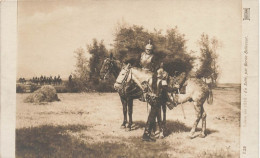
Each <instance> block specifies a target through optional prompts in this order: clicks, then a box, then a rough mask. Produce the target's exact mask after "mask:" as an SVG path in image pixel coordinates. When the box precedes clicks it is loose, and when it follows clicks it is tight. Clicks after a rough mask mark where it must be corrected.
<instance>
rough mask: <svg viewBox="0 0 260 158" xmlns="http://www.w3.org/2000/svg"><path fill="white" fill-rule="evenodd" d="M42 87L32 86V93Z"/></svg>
mask: <svg viewBox="0 0 260 158" xmlns="http://www.w3.org/2000/svg"><path fill="white" fill-rule="evenodd" d="M39 88H40V87H39V86H37V85H36V84H31V85H30V92H34V91H36V90H37V89H39Z"/></svg>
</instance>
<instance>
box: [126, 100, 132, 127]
mask: <svg viewBox="0 0 260 158" xmlns="http://www.w3.org/2000/svg"><path fill="white" fill-rule="evenodd" d="M127 105H128V117H129V123H128V126H127V130H129V131H131V127H132V124H133V120H132V114H133V99H132V98H131V99H127Z"/></svg>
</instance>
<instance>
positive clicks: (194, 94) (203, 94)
mask: <svg viewBox="0 0 260 158" xmlns="http://www.w3.org/2000/svg"><path fill="white" fill-rule="evenodd" d="M184 76H186V75H185V74H184V73H181V74H180V75H179V76H178V77H170V79H169V85H168V86H169V87H171V88H174V87H175V88H179V87H180V82H181V81H183V78H184ZM181 84H183V85H184V86H186V92H185V94H175V95H173V97H172V100H173V101H174V102H175V103H176V104H182V103H185V102H187V101H192V102H193V104H194V109H195V113H196V120H195V122H194V124H193V126H192V129H191V131H190V134H189V135H188V137H189V138H194V137H195V135H194V134H195V130H196V128H197V125H198V123H199V121H200V119H201V120H202V131H201V133H200V135H199V136H200V137H201V138H204V137H205V136H206V133H205V131H206V117H207V114H206V112H205V110H204V107H203V104H204V102H205V101H206V99H207V102H208V104H212V103H213V94H212V90H211V88H210V87H209V86H208V85H207V84H206V83H205V82H203V80H202V79H198V78H191V77H188V78H187V79H186V81H185V82H184V83H181Z"/></svg>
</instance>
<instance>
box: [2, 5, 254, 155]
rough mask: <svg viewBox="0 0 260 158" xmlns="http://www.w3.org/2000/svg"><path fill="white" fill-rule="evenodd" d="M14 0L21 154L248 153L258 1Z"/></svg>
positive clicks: (17, 128) (17, 150) (17, 148)
mask: <svg viewBox="0 0 260 158" xmlns="http://www.w3.org/2000/svg"><path fill="white" fill-rule="evenodd" d="M16 5H17V15H16V16H17V20H16V23H17V29H16V31H17V32H16V35H17V42H16V43H17V53H16V61H15V63H16V64H15V65H16V67H15V69H16V72H15V76H16V77H15V93H16V94H15V98H16V101H15V114H14V115H15V125H14V126H15V127H14V128H15V129H14V130H15V140H14V141H15V142H14V150H15V157H17V158H36V157H37V158H38V157H42V158H44V157H60V158H63V157H64V158H65V157H71V158H88V157H89V158H92V157H93V158H94V157H98V158H114V157H117V158H151V157H154V158H157V157H160V158H237V157H243V156H241V153H242V154H243V153H244V154H245V155H246V151H247V150H250V149H248V147H247V146H246V145H245V146H243V145H241V138H242V134H243V133H241V131H242V132H243V130H242V128H243V127H246V126H247V124H248V123H246V122H245V121H244V120H245V119H246V112H245V109H246V107H247V105H248V103H247V101H245V100H246V99H247V96H245V97H244V95H243V94H244V93H247V92H246V90H247V89H245V88H247V86H248V85H247V81H249V80H250V78H249V79H248V80H247V76H243V74H246V75H248V74H247V73H249V75H248V76H249V77H250V73H251V72H250V70H249V71H248V72H247V70H246V68H245V69H244V67H247V64H249V65H250V63H248V62H247V58H252V56H251V57H248V56H250V51H251V50H250V49H249V50H247V44H248V42H249V43H250V42H251V41H250V40H251V38H250V36H246V37H243V27H244V25H243V21H244V22H247V23H249V22H250V21H254V18H253V17H254V16H252V15H250V12H251V13H252V12H254V10H253V9H252V8H251V10H250V9H249V8H243V3H242V1H241V0H229V1H225V0H211V1H209V0H194V1H189V0H161V1H149V0H134V1H130V0H125V1H119V0H107V1H104V0H86V1H83V0H64V1H62V0H48V1H41V0H30V1H29V0H18V1H17V2H16ZM257 9H258V8H257ZM257 11H258V10H257ZM252 14H253V13H252ZM257 20H258V19H257ZM243 44H245V46H244V45H243ZM249 47H250V46H249ZM243 52H244V54H245V55H244V56H243ZM248 52H249V53H248ZM247 55H248V56H247ZM257 59H258V57H257ZM248 60H251V59H248ZM245 71H246V72H245ZM257 78H258V74H257ZM248 90H249V91H250V88H248ZM257 101H258V100H257ZM241 102H242V104H241ZM243 105H244V106H243ZM256 109H257V112H258V108H256ZM248 112H249V110H248ZM244 116H245V117H244ZM257 116H258V114H257ZM249 121H250V120H249V119H248V122H249ZM257 127H258V125H257ZM257 131H258V129H257ZM2 136H3V134H2ZM255 138H257V139H258V135H257V137H255ZM255 145H258V144H255ZM241 148H242V151H241ZM257 152H258V151H257Z"/></svg>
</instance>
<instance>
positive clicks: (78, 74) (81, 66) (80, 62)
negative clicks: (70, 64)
mask: <svg viewBox="0 0 260 158" xmlns="http://www.w3.org/2000/svg"><path fill="white" fill-rule="evenodd" d="M85 53H86V52H85V51H84V49H83V48H78V49H77V50H75V51H74V54H75V58H76V65H75V71H74V73H73V84H71V85H70V88H71V89H74V90H73V91H85V90H86V87H87V81H88V79H89V75H90V69H89V60H88V59H87V58H86V56H85ZM71 86H72V87H71Z"/></svg>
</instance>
